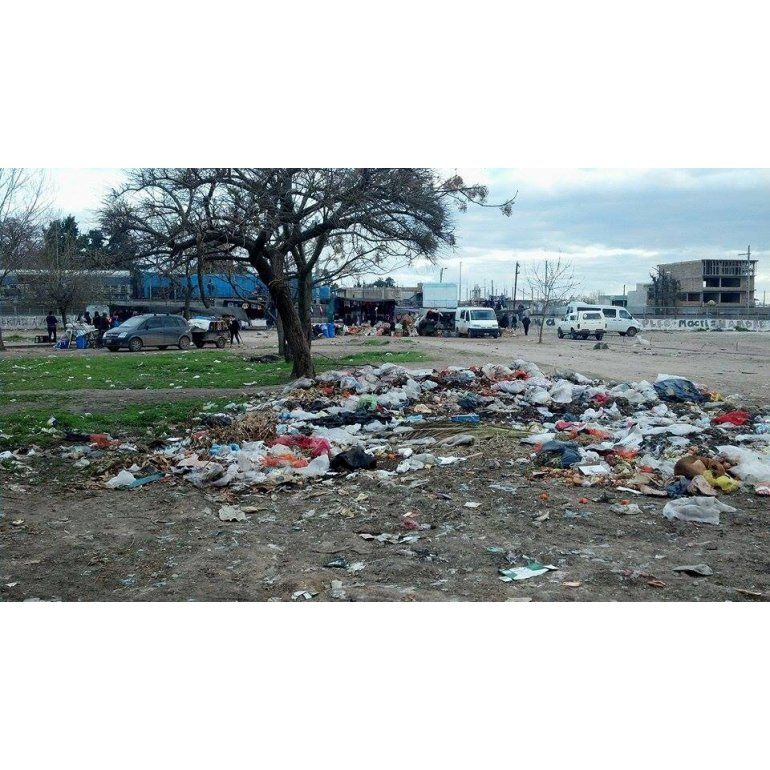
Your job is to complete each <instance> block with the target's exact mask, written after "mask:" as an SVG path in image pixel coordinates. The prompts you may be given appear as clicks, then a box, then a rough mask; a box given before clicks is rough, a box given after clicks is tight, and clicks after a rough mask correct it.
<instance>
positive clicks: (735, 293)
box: [658, 258, 757, 308]
mask: <svg viewBox="0 0 770 770" xmlns="http://www.w3.org/2000/svg"><path fill="white" fill-rule="evenodd" d="M756 266H757V260H756V259H750V258H749V259H693V260H690V261H688V262H669V263H668V264H665V265H658V270H659V271H661V272H665V273H666V274H667V275H669V276H670V277H671V278H674V279H675V280H676V281H678V283H679V293H678V295H677V305H678V306H682V307H688V306H689V307H692V306H695V305H711V304H712V303H713V305H716V306H718V307H725V308H727V307H753V306H754V276H755V273H756Z"/></svg>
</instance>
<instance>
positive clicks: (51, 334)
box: [45, 310, 59, 342]
mask: <svg viewBox="0 0 770 770" xmlns="http://www.w3.org/2000/svg"><path fill="white" fill-rule="evenodd" d="M58 323H59V322H58V321H57V320H56V316H55V315H54V314H53V310H49V311H48V315H47V316H46V317H45V328H46V329H47V330H48V341H49V342H56V324H58Z"/></svg>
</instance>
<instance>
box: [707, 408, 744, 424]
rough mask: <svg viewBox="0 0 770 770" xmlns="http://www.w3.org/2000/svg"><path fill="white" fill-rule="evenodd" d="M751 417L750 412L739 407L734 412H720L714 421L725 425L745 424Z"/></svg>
mask: <svg viewBox="0 0 770 770" xmlns="http://www.w3.org/2000/svg"><path fill="white" fill-rule="evenodd" d="M750 419H751V415H750V414H749V413H748V412H743V411H741V410H740V409H737V410H736V411H734V412H726V413H725V414H720V415H719V417H715V418H714V420H713V422H714V424H715V425H724V424H725V423H729V424H730V425H745V424H746V423H747V422H748V421H749V420H750Z"/></svg>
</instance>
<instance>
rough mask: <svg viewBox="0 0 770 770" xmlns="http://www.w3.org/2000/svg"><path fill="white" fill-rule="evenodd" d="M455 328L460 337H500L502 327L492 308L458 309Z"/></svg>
mask: <svg viewBox="0 0 770 770" xmlns="http://www.w3.org/2000/svg"><path fill="white" fill-rule="evenodd" d="M455 326H456V328H457V336H458V337H463V336H465V337H483V336H484V335H485V334H491V335H492V336H493V337H499V336H500V325H499V324H498V323H497V316H496V315H495V311H494V310H492V308H491V307H458V308H457V323H456V324H455Z"/></svg>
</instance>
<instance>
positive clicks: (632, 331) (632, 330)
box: [626, 326, 636, 337]
mask: <svg viewBox="0 0 770 770" xmlns="http://www.w3.org/2000/svg"><path fill="white" fill-rule="evenodd" d="M626 334H627V335H628V336H629V337H635V336H636V329H635V328H634V327H633V326H631V327H630V328H629V329H628V330H627V331H626Z"/></svg>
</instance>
